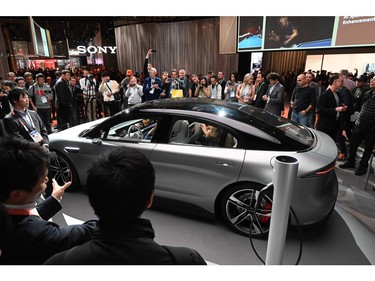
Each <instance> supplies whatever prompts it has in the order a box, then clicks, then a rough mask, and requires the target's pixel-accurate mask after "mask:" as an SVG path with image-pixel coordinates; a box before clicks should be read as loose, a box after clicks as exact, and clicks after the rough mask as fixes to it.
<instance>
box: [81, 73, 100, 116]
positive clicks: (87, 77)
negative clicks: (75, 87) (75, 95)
mask: <svg viewBox="0 0 375 281" xmlns="http://www.w3.org/2000/svg"><path fill="white" fill-rule="evenodd" d="M79 84H80V86H81V89H82V90H83V102H84V106H85V115H86V119H87V121H88V122H90V121H94V120H96V119H97V118H96V92H95V86H96V80H95V78H94V75H92V74H90V73H89V71H88V70H85V71H83V78H82V79H80V80H79Z"/></svg>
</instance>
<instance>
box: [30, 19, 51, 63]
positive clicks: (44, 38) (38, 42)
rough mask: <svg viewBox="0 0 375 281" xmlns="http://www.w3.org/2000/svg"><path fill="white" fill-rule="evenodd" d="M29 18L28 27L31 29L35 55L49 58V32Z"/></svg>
mask: <svg viewBox="0 0 375 281" xmlns="http://www.w3.org/2000/svg"><path fill="white" fill-rule="evenodd" d="M29 18H30V27H31V35H32V36H31V37H32V42H33V46H34V52H35V55H38V56H42V57H49V56H50V55H51V54H50V46H51V38H50V35H49V30H48V29H44V28H42V27H41V26H39V25H38V24H37V23H36V22H35V21H34V20H33V19H32V17H29Z"/></svg>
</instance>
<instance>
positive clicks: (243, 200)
mask: <svg viewBox="0 0 375 281" xmlns="http://www.w3.org/2000/svg"><path fill="white" fill-rule="evenodd" d="M262 188H263V186H262V185H257V184H254V183H242V184H239V185H236V186H234V187H232V188H230V189H228V190H227V191H226V192H225V193H224V194H223V196H222V198H221V203H220V209H221V214H222V216H223V219H224V221H225V223H226V224H227V225H228V226H229V227H230V228H231V229H233V230H234V231H235V232H237V233H240V234H242V235H246V236H248V235H249V231H250V225H251V235H252V237H262V236H265V235H267V234H268V232H269V228H270V221H271V209H272V194H271V192H266V193H265V195H264V196H263V198H261V202H260V205H259V208H258V209H257V210H255V205H256V200H257V197H258V194H259V191H260V190H261V189H262ZM254 211H255V216H254V222H253V223H252V218H253V214H254Z"/></svg>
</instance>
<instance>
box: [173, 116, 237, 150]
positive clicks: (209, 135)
mask: <svg viewBox="0 0 375 281" xmlns="http://www.w3.org/2000/svg"><path fill="white" fill-rule="evenodd" d="M223 136H225V138H224V139H223ZM169 143H171V144H192V145H203V146H211V147H226V148H236V147H237V139H236V138H235V137H234V136H233V135H232V134H230V133H229V132H226V130H225V129H224V128H221V127H219V126H217V125H212V124H206V123H202V122H198V121H196V120H186V119H179V120H175V121H174V122H173V123H172V129H171V132H170V136H169Z"/></svg>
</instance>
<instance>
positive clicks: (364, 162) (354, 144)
mask: <svg viewBox="0 0 375 281" xmlns="http://www.w3.org/2000/svg"><path fill="white" fill-rule="evenodd" d="M362 141H364V144H365V151H364V152H363V155H362V158H361V161H360V162H359V169H363V170H364V169H367V166H368V161H369V160H370V157H371V154H372V151H373V149H374V145H375V132H374V131H367V130H362V129H360V128H359V127H357V126H355V128H354V133H353V135H352V138H351V139H350V147H349V158H348V161H349V162H352V163H355V156H356V153H357V149H358V146H359V145H360V144H361V143H362Z"/></svg>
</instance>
